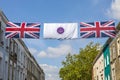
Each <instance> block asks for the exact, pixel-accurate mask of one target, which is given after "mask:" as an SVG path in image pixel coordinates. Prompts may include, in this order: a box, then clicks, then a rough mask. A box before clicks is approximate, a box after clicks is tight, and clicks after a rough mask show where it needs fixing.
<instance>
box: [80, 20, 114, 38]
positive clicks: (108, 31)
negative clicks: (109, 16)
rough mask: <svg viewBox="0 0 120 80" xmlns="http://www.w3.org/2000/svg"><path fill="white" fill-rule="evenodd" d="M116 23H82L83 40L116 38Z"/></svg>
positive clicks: (81, 33)
mask: <svg viewBox="0 0 120 80" xmlns="http://www.w3.org/2000/svg"><path fill="white" fill-rule="evenodd" d="M115 35H116V33H115V23H114V21H105V22H99V21H98V22H92V23H84V22H81V23H80V36H81V38H93V37H96V38H99V37H112V38H114V37H115Z"/></svg>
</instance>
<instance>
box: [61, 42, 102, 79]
mask: <svg viewBox="0 0 120 80" xmlns="http://www.w3.org/2000/svg"><path fill="white" fill-rule="evenodd" d="M99 47H100V46H99V44H98V43H96V44H93V42H90V43H89V44H88V45H87V46H86V47H85V48H81V49H80V51H79V54H74V55H71V54H70V53H69V54H68V55H67V56H66V60H65V61H63V62H62V65H63V67H62V68H61V69H60V71H59V75H60V78H61V79H62V80H91V79H92V63H93V60H94V59H95V57H96V55H97V54H98V53H99V51H100V50H99Z"/></svg>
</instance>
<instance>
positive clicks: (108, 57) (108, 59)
mask: <svg viewBox="0 0 120 80" xmlns="http://www.w3.org/2000/svg"><path fill="white" fill-rule="evenodd" d="M107 65H109V57H108V55H107Z"/></svg>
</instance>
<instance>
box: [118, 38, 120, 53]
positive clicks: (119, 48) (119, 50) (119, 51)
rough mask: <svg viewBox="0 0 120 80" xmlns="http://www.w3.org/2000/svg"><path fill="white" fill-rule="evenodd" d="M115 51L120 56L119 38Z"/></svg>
mask: <svg viewBox="0 0 120 80" xmlns="http://www.w3.org/2000/svg"><path fill="white" fill-rule="evenodd" d="M117 51H118V55H120V39H119V38H118V40H117Z"/></svg>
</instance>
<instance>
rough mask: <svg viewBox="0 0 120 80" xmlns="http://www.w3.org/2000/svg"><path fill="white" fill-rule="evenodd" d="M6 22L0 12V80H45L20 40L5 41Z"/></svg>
mask: <svg viewBox="0 0 120 80" xmlns="http://www.w3.org/2000/svg"><path fill="white" fill-rule="evenodd" d="M6 22H8V20H7V18H6V17H5V15H4V13H3V12H2V11H0V80H45V74H44V72H43V70H42V69H41V67H40V66H39V65H38V63H37V61H36V60H35V58H34V57H33V56H32V55H31V53H30V51H29V50H28V48H27V47H26V45H25V43H24V42H23V41H22V40H21V39H5V27H6Z"/></svg>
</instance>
